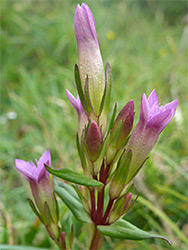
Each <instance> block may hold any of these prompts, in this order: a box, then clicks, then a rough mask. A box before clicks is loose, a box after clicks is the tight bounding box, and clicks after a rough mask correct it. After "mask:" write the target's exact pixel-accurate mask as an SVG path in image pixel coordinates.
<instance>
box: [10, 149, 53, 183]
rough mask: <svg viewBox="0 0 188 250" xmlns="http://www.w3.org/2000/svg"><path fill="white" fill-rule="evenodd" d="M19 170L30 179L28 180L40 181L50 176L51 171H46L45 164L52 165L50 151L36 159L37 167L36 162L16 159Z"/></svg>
mask: <svg viewBox="0 0 188 250" xmlns="http://www.w3.org/2000/svg"><path fill="white" fill-rule="evenodd" d="M15 163H16V168H17V170H18V171H19V172H20V173H21V174H22V175H23V176H24V177H25V178H26V179H27V180H28V181H31V180H33V181H35V182H37V183H40V181H41V179H43V178H48V177H49V173H48V171H46V169H45V167H44V164H46V165H48V166H49V167H51V156H50V151H49V150H46V151H45V152H44V154H43V155H42V156H41V158H40V159H39V161H37V160H36V163H37V167H36V166H35V164H34V163H33V162H32V161H30V162H27V161H23V160H20V159H16V160H15Z"/></svg>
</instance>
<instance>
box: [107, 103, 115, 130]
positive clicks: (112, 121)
mask: <svg viewBox="0 0 188 250" xmlns="http://www.w3.org/2000/svg"><path fill="white" fill-rule="evenodd" d="M116 112H117V103H115V104H114V109H113V113H112V115H111V119H110V123H109V126H108V129H107V131H110V130H111V129H112V127H113V124H114V120H115V116H116Z"/></svg>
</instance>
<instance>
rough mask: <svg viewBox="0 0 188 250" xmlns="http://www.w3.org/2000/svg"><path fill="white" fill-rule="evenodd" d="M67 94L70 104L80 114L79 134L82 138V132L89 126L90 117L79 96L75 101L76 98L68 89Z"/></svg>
mask: <svg viewBox="0 0 188 250" xmlns="http://www.w3.org/2000/svg"><path fill="white" fill-rule="evenodd" d="M66 94H67V97H68V99H69V101H70V103H71V104H72V106H73V107H74V109H75V110H76V112H77V114H78V134H79V137H80V136H81V134H82V130H83V129H84V128H85V125H86V126H87V124H88V117H87V115H86V114H85V112H84V110H83V107H82V104H81V101H80V97H79V95H77V99H75V98H74V96H73V95H72V94H71V93H70V92H69V91H68V90H67V89H66Z"/></svg>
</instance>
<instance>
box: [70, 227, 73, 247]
mask: <svg viewBox="0 0 188 250" xmlns="http://www.w3.org/2000/svg"><path fill="white" fill-rule="evenodd" d="M73 240H74V227H73V225H72V226H71V233H70V237H69V248H70V249H72V246H73Z"/></svg>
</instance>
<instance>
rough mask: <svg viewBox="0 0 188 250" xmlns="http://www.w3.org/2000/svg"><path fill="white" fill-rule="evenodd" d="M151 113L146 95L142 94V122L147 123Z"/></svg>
mask: <svg viewBox="0 0 188 250" xmlns="http://www.w3.org/2000/svg"><path fill="white" fill-rule="evenodd" d="M148 113H149V104H148V100H147V97H146V95H145V93H143V94H142V97H141V105H140V121H141V122H143V123H145V124H146V123H147V120H148Z"/></svg>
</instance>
